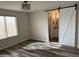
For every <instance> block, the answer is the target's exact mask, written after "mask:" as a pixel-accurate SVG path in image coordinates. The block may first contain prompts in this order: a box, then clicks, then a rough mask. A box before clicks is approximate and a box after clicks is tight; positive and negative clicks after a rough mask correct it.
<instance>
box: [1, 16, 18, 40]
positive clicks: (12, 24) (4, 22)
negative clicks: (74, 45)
mask: <svg viewBox="0 0 79 59" xmlns="http://www.w3.org/2000/svg"><path fill="white" fill-rule="evenodd" d="M17 35H18V33H17V24H16V17H12V16H0V39H4V38H7V37H12V36H17Z"/></svg>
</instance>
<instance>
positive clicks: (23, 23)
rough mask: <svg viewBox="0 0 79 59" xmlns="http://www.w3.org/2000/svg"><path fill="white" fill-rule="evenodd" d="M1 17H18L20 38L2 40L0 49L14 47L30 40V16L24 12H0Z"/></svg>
mask: <svg viewBox="0 0 79 59" xmlns="http://www.w3.org/2000/svg"><path fill="white" fill-rule="evenodd" d="M0 15H13V16H16V17H17V26H18V34H19V35H18V36H15V37H10V38H7V39H3V40H0V49H3V48H6V47H9V46H12V45H14V44H17V43H19V42H22V41H25V40H27V39H29V25H28V22H29V21H28V16H27V15H26V14H25V13H22V12H15V11H9V10H0Z"/></svg>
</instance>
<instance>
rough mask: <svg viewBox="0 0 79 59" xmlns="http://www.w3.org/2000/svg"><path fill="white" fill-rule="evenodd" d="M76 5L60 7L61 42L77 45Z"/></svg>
mask: <svg viewBox="0 0 79 59" xmlns="http://www.w3.org/2000/svg"><path fill="white" fill-rule="evenodd" d="M75 24H76V11H75V7H70V8H65V9H60V18H59V43H60V44H64V45H68V46H72V47H75Z"/></svg>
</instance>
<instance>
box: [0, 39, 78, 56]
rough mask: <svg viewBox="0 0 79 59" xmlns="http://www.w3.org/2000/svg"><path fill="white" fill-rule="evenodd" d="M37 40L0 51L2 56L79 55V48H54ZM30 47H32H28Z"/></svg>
mask: <svg viewBox="0 0 79 59" xmlns="http://www.w3.org/2000/svg"><path fill="white" fill-rule="evenodd" d="M43 43H44V42H41V41H37V40H27V41H24V42H22V43H20V44H17V45H15V46H12V47H9V48H6V49H3V50H1V51H0V57H79V50H78V49H75V48H71V47H68V46H64V45H63V46H62V47H60V48H57V49H56V48H53V46H54V44H53V46H52V47H50V46H49V44H48V45H45V44H43ZM28 47H30V48H29V49H28Z"/></svg>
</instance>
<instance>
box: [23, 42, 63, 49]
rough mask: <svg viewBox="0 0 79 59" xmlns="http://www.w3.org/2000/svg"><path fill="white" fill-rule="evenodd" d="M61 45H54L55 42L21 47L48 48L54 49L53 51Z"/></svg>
mask: <svg viewBox="0 0 79 59" xmlns="http://www.w3.org/2000/svg"><path fill="white" fill-rule="evenodd" d="M61 46H62V45H60V44H59V43H55V42H50V43H48V42H36V43H31V44H29V45H28V46H25V47H23V48H24V49H28V50H31V49H50V48H55V49H59V48H60V47H61Z"/></svg>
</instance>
